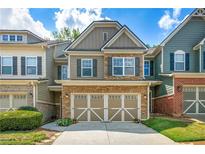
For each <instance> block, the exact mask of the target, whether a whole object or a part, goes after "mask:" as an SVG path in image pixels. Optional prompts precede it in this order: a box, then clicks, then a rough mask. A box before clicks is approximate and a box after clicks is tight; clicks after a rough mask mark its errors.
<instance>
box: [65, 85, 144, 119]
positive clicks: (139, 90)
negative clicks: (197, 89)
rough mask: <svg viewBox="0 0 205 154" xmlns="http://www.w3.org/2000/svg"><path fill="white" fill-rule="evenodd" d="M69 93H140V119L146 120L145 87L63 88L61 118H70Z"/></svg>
mask: <svg viewBox="0 0 205 154" xmlns="http://www.w3.org/2000/svg"><path fill="white" fill-rule="evenodd" d="M71 93H122V94H123V93H140V94H141V117H142V119H145V118H147V114H148V113H147V108H148V104H147V98H148V97H145V98H144V96H145V95H146V96H148V94H147V86H63V90H62V96H63V97H62V98H63V100H62V118H67V117H70V116H71V109H70V100H71V99H70V94H71Z"/></svg>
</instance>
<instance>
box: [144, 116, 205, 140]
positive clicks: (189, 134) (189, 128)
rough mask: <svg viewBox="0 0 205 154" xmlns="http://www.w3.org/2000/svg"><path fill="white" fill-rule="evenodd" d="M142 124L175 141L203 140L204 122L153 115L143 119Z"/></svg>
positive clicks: (204, 132) (204, 136)
mask: <svg viewBox="0 0 205 154" xmlns="http://www.w3.org/2000/svg"><path fill="white" fill-rule="evenodd" d="M143 124H145V125H147V126H148V127H151V128H153V129H154V130H156V131H157V132H159V133H161V134H163V135H165V136H167V137H169V138H170V139H172V140H174V141H175V142H191V141H204V140H205V124H204V123H198V122H188V121H183V120H177V119H172V118H164V117H163V118H162V117H154V118H150V119H149V120H146V121H143Z"/></svg>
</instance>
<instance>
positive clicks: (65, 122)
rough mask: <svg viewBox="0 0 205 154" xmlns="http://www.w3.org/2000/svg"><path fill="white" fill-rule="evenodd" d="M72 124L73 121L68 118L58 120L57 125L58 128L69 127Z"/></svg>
mask: <svg viewBox="0 0 205 154" xmlns="http://www.w3.org/2000/svg"><path fill="white" fill-rule="evenodd" d="M72 123H73V121H72V120H71V119H70V118H67V119H58V120H57V125H58V126H69V125H71V124H72Z"/></svg>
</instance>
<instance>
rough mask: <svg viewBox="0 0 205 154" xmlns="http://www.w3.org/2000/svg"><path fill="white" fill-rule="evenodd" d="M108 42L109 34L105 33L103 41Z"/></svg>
mask: <svg viewBox="0 0 205 154" xmlns="http://www.w3.org/2000/svg"><path fill="white" fill-rule="evenodd" d="M107 40H108V32H103V41H104V42H105V41H107Z"/></svg>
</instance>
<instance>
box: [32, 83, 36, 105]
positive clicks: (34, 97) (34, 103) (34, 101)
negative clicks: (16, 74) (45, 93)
mask: <svg viewBox="0 0 205 154" xmlns="http://www.w3.org/2000/svg"><path fill="white" fill-rule="evenodd" d="M32 85H33V107H36V85H35V84H34V83H33V84H32Z"/></svg>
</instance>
